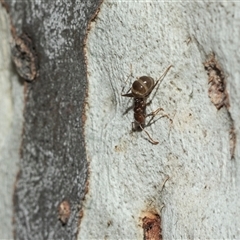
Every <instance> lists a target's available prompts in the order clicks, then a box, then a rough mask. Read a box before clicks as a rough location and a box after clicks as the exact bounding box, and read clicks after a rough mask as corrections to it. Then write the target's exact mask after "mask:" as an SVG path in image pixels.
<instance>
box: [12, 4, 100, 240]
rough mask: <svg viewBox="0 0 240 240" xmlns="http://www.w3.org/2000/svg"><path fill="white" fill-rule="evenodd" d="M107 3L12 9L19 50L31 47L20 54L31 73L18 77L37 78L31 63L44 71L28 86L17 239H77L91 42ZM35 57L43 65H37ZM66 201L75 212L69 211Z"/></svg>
mask: <svg viewBox="0 0 240 240" xmlns="http://www.w3.org/2000/svg"><path fill="white" fill-rule="evenodd" d="M99 4H100V1H82V2H79V1H75V0H71V1H60V2H58V3H57V2H56V1H52V2H48V1H34V2H33V1H27V0H26V1H9V2H7V5H8V6H9V13H10V16H11V18H12V25H13V33H14V31H16V32H15V33H14V34H15V36H14V37H15V39H14V43H13V48H14V47H15V46H16V45H17V43H16V39H18V40H19V39H20V40H21V41H23V42H21V44H18V46H17V49H18V50H19V47H21V46H22V47H23V48H24V50H23V48H21V49H20V50H19V51H24V52H21V53H20V54H18V60H19V59H20V60H21V57H22V58H24V57H26V58H27V61H25V62H22V63H21V64H20V65H21V66H20V67H23V68H24V69H23V71H21V69H20V70H19V69H17V70H18V72H20V73H21V72H25V71H30V75H31V74H32V72H31V70H30V67H29V66H30V64H33V65H34V67H36V69H37V74H36V78H35V79H34V80H33V81H31V82H30V83H27V82H25V83H24V87H25V91H26V102H25V110H24V128H23V136H22V144H21V150H20V152H21V153H20V154H21V161H20V171H19V174H18V178H17V180H16V187H15V193H14V229H15V238H16V239H74V238H76V235H77V232H78V226H79V223H80V216H81V205H82V200H83V198H84V196H85V192H86V191H87V186H86V181H87V176H88V164H87V160H86V152H85V143H84V133H83V124H84V104H85V97H86V90H87V76H86V63H85V56H84V41H85V37H86V34H87V27H88V22H89V21H90V20H91V18H93V16H94V14H95V12H96V10H97V8H98V7H99ZM14 28H15V29H14ZM26 39H28V40H27V41H28V42H26ZM26 49H27V50H26ZM28 50H29V51H30V52H28ZM31 51H33V52H34V56H36V58H37V61H36V62H34V63H33V58H32V57H30V56H33V54H31ZM13 57H14V56H13ZM24 64H25V65H24ZM26 64H27V65H26ZM28 64H29V65H28ZM18 67H19V66H18ZM30 75H24V74H22V76H23V77H25V76H27V77H28V76H30ZM33 78H34V77H33ZM25 80H26V79H25ZM27 80H32V79H27ZM64 201H65V202H67V205H68V207H66V208H63V210H61V206H62V205H61V204H63V203H64ZM63 205H64V204H63ZM64 209H65V210H64ZM64 211H69V212H70V214H67V213H66V212H64ZM64 215H65V218H64V217H63V216H64Z"/></svg>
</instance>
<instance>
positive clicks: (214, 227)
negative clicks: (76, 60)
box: [79, 1, 240, 239]
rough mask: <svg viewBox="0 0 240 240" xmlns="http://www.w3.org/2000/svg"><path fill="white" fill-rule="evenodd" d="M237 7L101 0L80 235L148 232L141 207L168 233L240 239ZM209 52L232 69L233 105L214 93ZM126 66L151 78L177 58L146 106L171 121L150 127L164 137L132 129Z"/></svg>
mask: <svg viewBox="0 0 240 240" xmlns="http://www.w3.org/2000/svg"><path fill="white" fill-rule="evenodd" d="M239 12H240V4H239V3H237V2H231V3H230V2H221V3H208V2H206V1H201V2H198V1H195V2H191V3H189V2H188V3H181V2H172V3H171V2H168V3H163V2H155V1H149V2H147V1H142V2H138V3H137V2H132V1H129V2H126V1H121V2H120V1H119V2H113V1H104V3H103V4H102V6H101V10H100V12H99V14H98V16H97V18H96V21H95V22H93V24H92V28H91V30H90V33H89V36H88V41H87V60H88V73H89V76H88V77H89V94H88V96H89V97H88V102H87V121H86V126H85V134H86V147H87V154H88V159H89V163H90V178H89V192H88V195H87V196H86V200H85V205H84V210H83V213H84V216H83V218H82V222H81V225H80V233H79V239H143V230H142V228H141V216H142V213H143V212H144V211H154V212H158V213H159V214H160V215H161V217H162V221H163V222H162V228H163V238H165V239H180V238H182V239H183V238H184V239H193V238H200V239H210V238H212V239H213V238H214V239H223V238H225V239H226V238H231V239H233V238H239V237H240V228H239V222H240V214H239V213H240V202H239V192H240V178H239V176H240V174H239V167H240V153H239V144H238V145H236V149H235V157H234V158H231V154H230V136H229V132H230V128H231V118H232V119H233V124H234V127H235V132H236V137H237V143H238V142H239V130H240V122H239V118H240V108H239V101H240V100H239V99H240V96H239V95H240V91H239V89H240V82H239V75H240V68H239V63H240V54H239V53H240V52H239V39H240V32H239V29H240V15H239ZM189 40H190V41H189ZM211 52H214V53H215V54H216V58H217V60H218V61H219V64H220V65H221V66H222V70H223V71H224V73H225V75H226V76H227V78H226V81H227V91H228V93H229V98H230V108H229V112H228V110H227V109H226V108H225V107H223V108H222V109H220V110H219V111H218V110H217V109H216V107H215V106H214V105H213V104H212V103H211V101H210V99H209V98H208V77H207V73H206V71H205V70H204V66H203V62H205V61H206V59H207V56H208V55H209V54H210V53H211ZM130 64H132V68H133V75H134V77H140V76H142V75H149V76H151V77H153V78H154V79H157V78H158V77H159V76H160V75H161V74H162V73H163V71H164V70H165V68H166V67H167V66H168V65H169V64H172V65H174V67H173V68H172V69H171V70H170V71H169V73H168V74H167V76H166V77H165V79H164V81H163V82H162V84H161V85H160V87H159V89H158V90H157V93H156V95H155V97H154V98H153V102H152V104H151V106H149V107H148V112H151V111H153V110H155V109H157V108H158V107H162V108H164V110H165V112H166V113H168V114H169V116H170V117H171V118H172V120H173V124H170V121H169V120H168V119H167V118H161V119H159V120H157V121H156V122H155V123H154V124H152V125H151V127H148V128H147V129H146V130H148V131H149V133H150V134H151V136H153V138H154V139H157V140H159V142H160V143H159V144H158V145H152V144H151V143H149V142H148V139H147V136H146V135H145V133H144V132H140V133H139V132H134V133H131V122H132V121H133V111H132V110H130V111H129V112H128V113H127V114H124V112H125V111H126V109H127V108H129V107H130V106H131V105H132V100H131V99H128V98H124V97H121V89H122V87H123V86H125V85H126V84H125V83H124V81H125V80H126V78H127V76H128V75H129V74H130ZM130 81H131V82H133V81H134V79H131V80H130ZM129 84H130V83H128V85H127V86H129ZM125 89H126V90H127V89H128V87H126V88H125ZM230 116H231V117H230ZM156 119H158V118H157V117H156ZM167 175H168V176H169V180H168V181H167V182H166V184H165V187H164V189H163V191H161V187H162V183H163V182H164V179H165V178H166V176H167ZM163 203H164V204H165V208H163V210H162V211H161V212H160V208H161V206H162V204H163Z"/></svg>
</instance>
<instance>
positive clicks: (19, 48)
mask: <svg viewBox="0 0 240 240" xmlns="http://www.w3.org/2000/svg"><path fill="white" fill-rule="evenodd" d="M12 33H13V38H14V46H13V48H12V59H13V62H14V64H15V66H16V69H17V72H18V74H19V75H20V76H21V77H22V78H23V79H25V80H26V81H29V82H31V81H33V80H34V79H35V78H36V77H37V75H38V67H37V65H38V58H37V54H36V51H35V48H34V46H33V43H32V40H31V39H30V37H29V36H28V35H26V34H24V33H23V34H21V35H20V36H17V35H16V33H15V31H14V30H12Z"/></svg>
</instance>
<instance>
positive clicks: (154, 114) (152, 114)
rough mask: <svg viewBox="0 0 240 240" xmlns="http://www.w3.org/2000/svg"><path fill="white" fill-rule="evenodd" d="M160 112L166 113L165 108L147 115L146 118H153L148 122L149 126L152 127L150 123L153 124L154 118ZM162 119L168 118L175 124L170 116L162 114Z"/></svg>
mask: <svg viewBox="0 0 240 240" xmlns="http://www.w3.org/2000/svg"><path fill="white" fill-rule="evenodd" d="M160 111H164V109H163V108H158V109H157V110H155V111H153V112H151V113H149V114H147V116H146V117H150V116H152V117H151V119H150V120H149V121H148V124H147V126H149V125H150V123H151V121H152V120H153V118H154V117H155V116H156V115H157V114H158V113H159V112H160ZM161 117H167V118H168V119H169V120H170V122H171V123H172V122H173V121H172V119H171V118H170V117H169V116H168V114H162V116H161Z"/></svg>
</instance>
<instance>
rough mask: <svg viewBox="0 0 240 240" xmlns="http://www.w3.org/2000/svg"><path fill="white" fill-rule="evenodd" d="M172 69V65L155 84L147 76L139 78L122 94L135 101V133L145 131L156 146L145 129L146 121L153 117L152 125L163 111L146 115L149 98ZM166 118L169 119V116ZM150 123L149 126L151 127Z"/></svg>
mask: <svg viewBox="0 0 240 240" xmlns="http://www.w3.org/2000/svg"><path fill="white" fill-rule="evenodd" d="M171 67H172V65H170V66H168V67H167V69H166V70H165V71H164V73H163V75H162V76H161V77H160V78H159V79H158V80H157V81H156V82H154V79H153V78H151V77H147V76H142V77H140V78H137V80H135V81H134V82H133V84H132V87H131V88H130V89H129V90H128V91H127V93H125V94H121V95H122V96H123V97H132V98H133V99H134V108H133V111H134V122H133V123H132V124H133V125H132V129H133V131H144V132H145V133H146V134H147V135H148V137H149V139H150V142H151V143H152V144H155V145H156V144H158V143H159V142H157V141H155V140H153V139H152V138H151V136H150V134H149V133H148V132H147V131H146V130H145V129H144V127H145V126H146V125H145V120H146V118H147V117H149V116H152V118H151V119H150V121H149V123H150V122H151V120H152V119H153V118H154V117H155V115H157V114H158V112H159V111H161V110H163V109H162V108H158V109H157V110H155V111H153V112H151V113H149V114H146V107H147V105H149V104H150V103H151V101H150V102H149V103H147V98H148V97H149V95H150V94H151V92H152V91H153V89H154V88H155V87H156V86H157V84H158V83H159V82H160V80H163V78H164V77H165V76H166V74H167V72H168V71H169V69H170V68H171ZM130 91H131V92H130ZM129 92H130V93H129ZM164 116H165V117H168V115H164ZM149 123H148V124H147V125H149Z"/></svg>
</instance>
